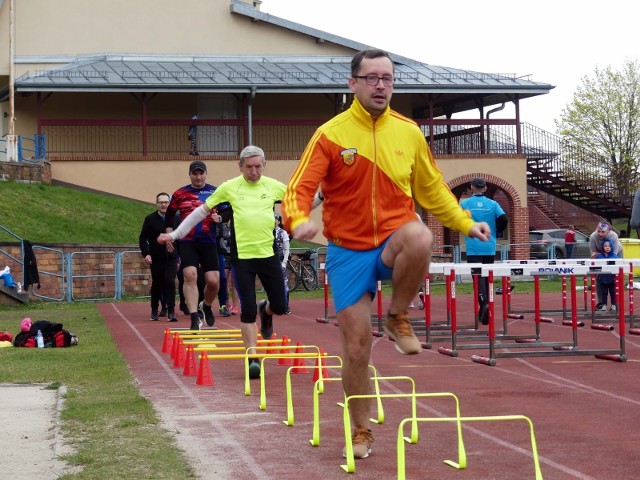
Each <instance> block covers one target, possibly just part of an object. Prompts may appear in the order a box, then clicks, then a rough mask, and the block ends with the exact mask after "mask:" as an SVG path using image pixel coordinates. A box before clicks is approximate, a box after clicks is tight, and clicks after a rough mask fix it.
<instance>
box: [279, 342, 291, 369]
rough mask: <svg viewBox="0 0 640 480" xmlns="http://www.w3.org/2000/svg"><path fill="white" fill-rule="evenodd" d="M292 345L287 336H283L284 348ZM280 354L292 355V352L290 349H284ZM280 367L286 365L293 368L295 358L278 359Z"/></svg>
mask: <svg viewBox="0 0 640 480" xmlns="http://www.w3.org/2000/svg"><path fill="white" fill-rule="evenodd" d="M289 343H290V340H289V339H288V338H287V336H286V335H283V336H282V346H283V347H288V346H289ZM280 353H282V354H285V353H291V350H290V349H288V348H283V349H282V350H280ZM278 365H284V366H285V367H287V366H291V365H293V358H290V357H289V358H280V359H278Z"/></svg>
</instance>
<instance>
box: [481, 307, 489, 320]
mask: <svg viewBox="0 0 640 480" xmlns="http://www.w3.org/2000/svg"><path fill="white" fill-rule="evenodd" d="M480 323H481V324H482V325H489V305H487V304H485V305H482V306H481V307H480Z"/></svg>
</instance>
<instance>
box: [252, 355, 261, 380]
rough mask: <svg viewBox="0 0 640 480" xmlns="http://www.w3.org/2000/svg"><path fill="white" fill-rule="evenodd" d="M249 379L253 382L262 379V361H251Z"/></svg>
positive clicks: (253, 359)
mask: <svg viewBox="0 0 640 480" xmlns="http://www.w3.org/2000/svg"><path fill="white" fill-rule="evenodd" d="M249 378H250V379H252V380H254V379H256V378H260V360H258V359H257V358H252V359H250V360H249Z"/></svg>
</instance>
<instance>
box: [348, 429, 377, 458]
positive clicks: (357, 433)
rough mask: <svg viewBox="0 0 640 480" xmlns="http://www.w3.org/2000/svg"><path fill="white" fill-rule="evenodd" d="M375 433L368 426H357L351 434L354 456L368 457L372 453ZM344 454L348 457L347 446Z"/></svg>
mask: <svg viewBox="0 0 640 480" xmlns="http://www.w3.org/2000/svg"><path fill="white" fill-rule="evenodd" d="M372 443H373V433H372V432H371V430H370V429H368V428H363V427H356V428H355V429H354V431H353V433H352V434H351V446H352V448H353V458H367V457H368V456H369V454H370V453H371V444H372ZM342 456H343V457H344V458H347V447H345V448H344V450H342Z"/></svg>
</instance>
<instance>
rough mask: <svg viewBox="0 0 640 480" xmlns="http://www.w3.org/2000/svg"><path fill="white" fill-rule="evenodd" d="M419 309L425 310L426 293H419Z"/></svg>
mask: <svg viewBox="0 0 640 480" xmlns="http://www.w3.org/2000/svg"><path fill="white" fill-rule="evenodd" d="M418 308H419V309H420V310H424V292H418Z"/></svg>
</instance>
